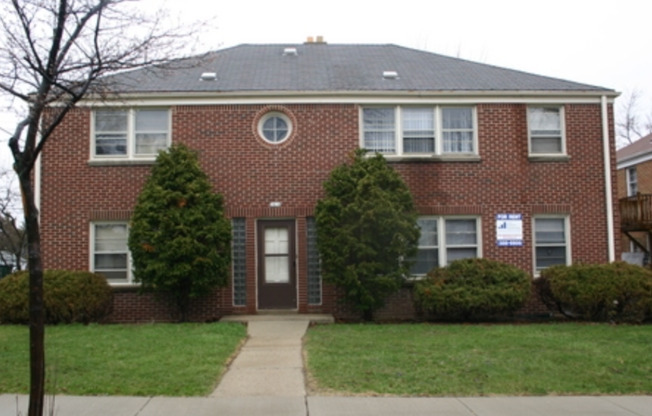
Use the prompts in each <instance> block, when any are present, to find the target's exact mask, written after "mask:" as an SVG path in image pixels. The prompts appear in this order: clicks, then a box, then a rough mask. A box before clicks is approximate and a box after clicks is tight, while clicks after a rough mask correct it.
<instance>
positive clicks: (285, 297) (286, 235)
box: [258, 220, 297, 309]
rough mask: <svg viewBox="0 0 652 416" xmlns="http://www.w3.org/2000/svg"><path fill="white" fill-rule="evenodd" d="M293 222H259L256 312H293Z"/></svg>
mask: <svg viewBox="0 0 652 416" xmlns="http://www.w3.org/2000/svg"><path fill="white" fill-rule="evenodd" d="M295 247H296V242H295V225H294V220H261V221H258V309H296V307H297V277H296V258H295V257H296V253H295Z"/></svg>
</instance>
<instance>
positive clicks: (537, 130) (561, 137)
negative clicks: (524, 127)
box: [527, 106, 566, 156]
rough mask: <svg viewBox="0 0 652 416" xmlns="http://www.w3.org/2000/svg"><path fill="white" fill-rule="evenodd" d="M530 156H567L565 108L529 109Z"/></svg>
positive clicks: (538, 107) (535, 107) (541, 107)
mask: <svg viewBox="0 0 652 416" xmlns="http://www.w3.org/2000/svg"><path fill="white" fill-rule="evenodd" d="M527 123H528V148H529V152H530V155H533V156H545V155H554V156H559V155H565V154H566V140H565V134H564V130H565V128H564V107H561V106H530V107H528V109H527Z"/></svg>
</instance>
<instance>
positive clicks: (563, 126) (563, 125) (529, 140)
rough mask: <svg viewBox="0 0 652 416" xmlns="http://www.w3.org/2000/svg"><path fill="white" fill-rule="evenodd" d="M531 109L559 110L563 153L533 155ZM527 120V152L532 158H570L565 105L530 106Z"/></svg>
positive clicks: (527, 108) (527, 109)
mask: <svg viewBox="0 0 652 416" xmlns="http://www.w3.org/2000/svg"><path fill="white" fill-rule="evenodd" d="M531 108H555V109H558V110H559V128H560V129H561V152H559V153H532V134H531V129H530V109H531ZM525 111H526V112H525V120H526V123H527V151H528V155H529V156H530V157H542V158H547V157H551V158H555V157H560V156H568V153H567V152H566V111H565V108H564V106H563V105H561V104H560V105H554V104H552V105H551V104H541V105H534V104H531V105H528V106H527V107H526V110H525Z"/></svg>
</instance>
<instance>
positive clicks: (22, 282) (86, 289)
mask: <svg viewBox="0 0 652 416" xmlns="http://www.w3.org/2000/svg"><path fill="white" fill-rule="evenodd" d="M28 292H29V274H28V272H26V271H22V272H17V273H14V274H11V275H9V276H6V277H4V278H3V279H2V280H0V323H12V324H25V323H28V322H29V296H28V294H29V293H28ZM43 303H44V305H45V322H46V323H48V324H58V323H72V322H82V323H85V324H87V323H90V322H97V321H100V320H102V319H103V318H105V317H106V316H107V315H108V314H109V313H111V310H112V307H113V290H112V289H111V287H110V286H109V284H108V283H107V282H106V279H105V278H104V277H102V276H101V275H98V274H95V273H91V272H85V271H65V270H46V271H45V272H44V273H43Z"/></svg>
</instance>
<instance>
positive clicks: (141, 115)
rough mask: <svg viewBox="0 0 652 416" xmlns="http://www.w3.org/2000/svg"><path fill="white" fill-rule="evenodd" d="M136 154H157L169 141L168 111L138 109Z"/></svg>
mask: <svg viewBox="0 0 652 416" xmlns="http://www.w3.org/2000/svg"><path fill="white" fill-rule="evenodd" d="M135 124H136V154H138V155H155V154H157V153H158V152H159V150H163V149H165V147H166V146H167V142H168V125H169V124H168V111H167V110H138V111H136V121H135Z"/></svg>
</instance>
